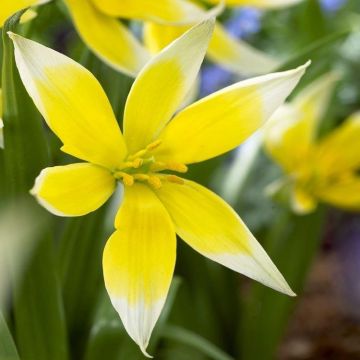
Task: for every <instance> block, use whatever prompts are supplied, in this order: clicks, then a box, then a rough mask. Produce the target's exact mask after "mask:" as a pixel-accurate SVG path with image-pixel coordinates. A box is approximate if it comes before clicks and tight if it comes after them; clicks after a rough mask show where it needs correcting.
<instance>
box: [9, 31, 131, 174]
mask: <svg viewBox="0 0 360 360" xmlns="http://www.w3.org/2000/svg"><path fill="white" fill-rule="evenodd" d="M9 35H10V37H11V38H12V39H13V41H14V45H15V59H16V65H17V67H18V69H19V72H20V76H21V79H22V81H23V83H24V85H25V88H26V90H27V91H28V93H29V95H30V96H31V97H32V99H33V101H34V103H35V105H36V107H37V108H38V110H39V111H40V112H41V114H42V115H43V117H44V118H45V120H46V122H47V124H48V125H49V127H50V128H51V130H52V131H53V132H54V133H55V134H56V135H57V136H58V137H59V138H60V140H61V141H62V142H63V143H64V146H63V147H62V150H63V151H65V152H67V153H68V154H71V155H73V156H75V157H77V158H79V159H82V160H86V161H89V162H91V163H94V164H98V165H102V166H105V167H108V168H111V169H112V168H116V167H117V166H120V164H121V163H122V160H123V159H124V157H125V155H126V147H125V142H124V139H123V136H122V134H121V131H120V128H119V126H118V124H117V122H116V119H115V116H114V113H113V111H112V108H111V105H110V103H109V100H108V99H107V97H106V95H105V92H104V91H103V89H102V88H101V86H100V84H99V83H98V81H97V80H96V79H95V77H94V76H93V75H92V74H91V73H90V72H89V71H88V70H86V69H85V68H84V67H82V66H81V65H79V64H77V63H76V62H75V61H73V60H71V59H70V58H68V57H66V56H64V55H62V54H60V53H58V52H56V51H54V50H51V49H49V48H47V47H45V46H43V45H40V44H38V43H36V42H34V41H31V40H27V39H25V38H23V37H21V36H19V35H16V34H13V33H11V34H9Z"/></svg>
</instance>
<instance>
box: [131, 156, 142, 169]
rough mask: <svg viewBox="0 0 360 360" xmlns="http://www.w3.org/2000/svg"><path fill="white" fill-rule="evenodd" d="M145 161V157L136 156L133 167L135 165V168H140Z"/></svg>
mask: <svg viewBox="0 0 360 360" xmlns="http://www.w3.org/2000/svg"><path fill="white" fill-rule="evenodd" d="M143 163H144V160H143V159H140V158H136V159H135V160H134V161H133V167H134V168H135V169H138V168H139V167H140V166H141V165H142V164H143Z"/></svg>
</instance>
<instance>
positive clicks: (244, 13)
mask: <svg viewBox="0 0 360 360" xmlns="http://www.w3.org/2000/svg"><path fill="white" fill-rule="evenodd" d="M261 17H262V12H261V11H260V10H258V9H255V8H251V7H244V8H240V9H237V10H235V11H234V14H233V15H232V16H231V18H230V19H229V20H228V21H227V22H226V24H225V27H226V28H227V29H228V31H229V33H230V34H232V35H233V36H234V37H236V38H242V39H244V38H246V37H249V36H250V35H253V34H256V33H257V32H259V31H260V29H261Z"/></svg>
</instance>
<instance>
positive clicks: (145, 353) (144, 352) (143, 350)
mask: <svg viewBox="0 0 360 360" xmlns="http://www.w3.org/2000/svg"><path fill="white" fill-rule="evenodd" d="M138 345H139V347H140V350H141V352H142V353H143V354H144V356H146V357H147V358H148V359H153V358H154V357H153V356H151V355H149V354H148V353H147V351H146V347H147V345H146V346H144V345H142V344H138Z"/></svg>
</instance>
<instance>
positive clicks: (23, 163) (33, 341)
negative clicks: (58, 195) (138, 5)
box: [2, 12, 67, 360]
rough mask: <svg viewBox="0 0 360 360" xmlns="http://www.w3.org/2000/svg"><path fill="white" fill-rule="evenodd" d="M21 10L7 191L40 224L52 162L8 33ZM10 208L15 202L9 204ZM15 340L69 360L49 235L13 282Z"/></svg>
mask: <svg viewBox="0 0 360 360" xmlns="http://www.w3.org/2000/svg"><path fill="white" fill-rule="evenodd" d="M21 14H22V13H21V12H20V13H18V14H16V15H15V16H13V17H12V18H11V19H9V20H8V21H7V22H6V24H5V26H4V29H3V34H2V39H3V68H2V88H3V105H4V109H3V110H4V114H3V120H4V138H5V150H4V153H3V155H4V163H5V171H6V176H5V178H4V180H5V188H6V190H7V195H8V196H9V198H10V199H11V202H13V201H14V200H15V199H18V198H24V199H26V200H27V201H29V202H30V204H32V205H31V207H30V209H29V212H30V213H34V214H37V213H38V212H39V214H40V215H39V217H38V220H37V221H40V222H41V221H44V219H47V214H46V213H45V212H44V211H40V209H39V206H38V205H37V204H36V202H35V200H34V199H32V198H31V197H30V195H29V193H28V192H29V189H30V188H31V187H32V185H33V182H34V179H35V177H36V176H37V175H38V173H39V172H40V170H41V169H42V168H43V167H45V165H46V164H48V150H47V145H46V141H45V134H44V129H43V125H42V122H41V119H40V117H39V115H38V113H37V111H36V109H35V107H34V105H33V103H32V102H31V100H30V98H29V96H28V95H27V93H26V91H25V89H24V86H23V85H22V83H21V80H20V78H19V74H18V72H17V69H16V65H15V59H14V54H13V45H12V43H11V41H10V39H9V38H8V36H7V31H14V32H16V26H17V23H18V21H19V18H20V16H21ZM10 206H11V203H10ZM13 289H14V290H13V298H14V304H13V308H14V318H15V331H16V342H17V344H18V349H19V353H20V356H21V358H22V359H23V360H49V359H52V360H64V359H66V358H67V341H66V333H65V321H64V315H63V309H62V303H61V296H60V287H59V284H58V282H57V274H56V273H55V261H54V253H53V244H52V239H51V237H50V236H49V235H48V234H47V232H46V231H45V232H44V233H43V234H42V235H41V237H39V239H38V240H37V242H34V249H33V253H32V255H31V258H30V259H29V261H28V263H27V265H26V268H25V269H24V272H23V276H22V277H21V278H19V279H14V280H13Z"/></svg>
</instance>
